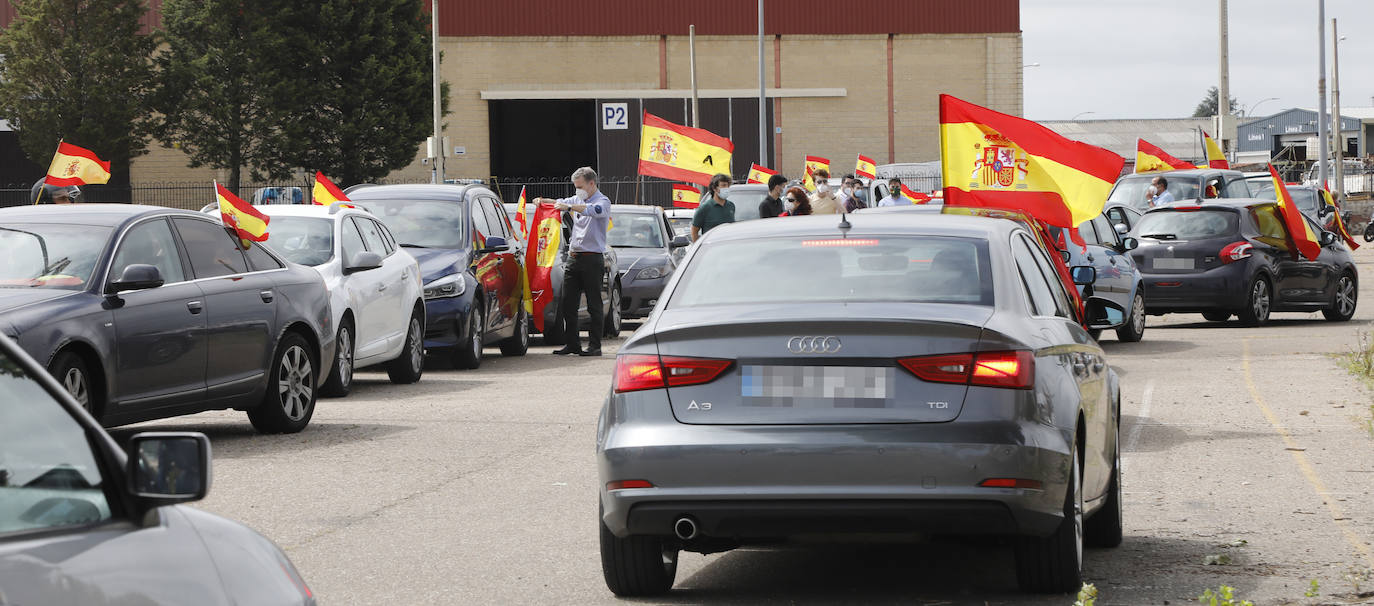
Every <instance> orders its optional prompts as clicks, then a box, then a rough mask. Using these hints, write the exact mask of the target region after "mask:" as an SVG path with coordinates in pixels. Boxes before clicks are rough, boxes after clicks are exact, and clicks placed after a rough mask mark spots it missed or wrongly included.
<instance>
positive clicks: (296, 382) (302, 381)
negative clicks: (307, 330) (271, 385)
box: [277, 345, 315, 421]
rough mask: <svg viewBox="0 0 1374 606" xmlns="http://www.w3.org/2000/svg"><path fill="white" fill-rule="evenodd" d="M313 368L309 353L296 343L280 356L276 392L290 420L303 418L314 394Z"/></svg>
mask: <svg viewBox="0 0 1374 606" xmlns="http://www.w3.org/2000/svg"><path fill="white" fill-rule="evenodd" d="M314 375H315V372H314V369H313V368H311V364H310V355H309V354H307V353H306V352H305V349H303V348H301V347H300V346H298V345H292V346H291V348H290V349H287V350H286V354H285V355H283V356H282V358H281V367H280V368H279V369H278V370H277V394H278V396H279V398H280V401H281V407H282V410H283V411H284V412H286V417H287V418H288V419H290V420H292V421H299V420H301V419H303V418H305V413H306V410H307V409H308V408H309V406H310V397H311V395H313V394H314V391H315V384H314Z"/></svg>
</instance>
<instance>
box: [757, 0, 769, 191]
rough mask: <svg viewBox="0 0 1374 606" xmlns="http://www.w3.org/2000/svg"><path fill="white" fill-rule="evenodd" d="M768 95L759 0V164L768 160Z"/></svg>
mask: <svg viewBox="0 0 1374 606" xmlns="http://www.w3.org/2000/svg"><path fill="white" fill-rule="evenodd" d="M767 104H768V97H767V95H766V94H765V93H764V80H763V0H759V164H763V165H769V164H771V163H770V162H769V161H768V105H767Z"/></svg>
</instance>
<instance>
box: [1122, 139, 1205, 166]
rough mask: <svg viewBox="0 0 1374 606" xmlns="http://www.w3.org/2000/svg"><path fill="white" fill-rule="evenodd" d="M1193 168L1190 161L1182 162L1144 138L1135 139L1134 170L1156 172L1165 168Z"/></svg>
mask: <svg viewBox="0 0 1374 606" xmlns="http://www.w3.org/2000/svg"><path fill="white" fill-rule="evenodd" d="M1184 168H1194V166H1193V165H1192V163H1189V162H1184V161H1182V160H1179V159H1178V158H1175V157H1173V156H1171V155H1169V154H1168V152H1165V151H1164V150H1162V149H1160V148H1158V147H1155V146H1154V144H1152V143H1150V142H1149V141H1146V140H1144V139H1136V140H1135V172H1136V174H1139V173H1156V172H1160V171H1166V170H1179V169H1184Z"/></svg>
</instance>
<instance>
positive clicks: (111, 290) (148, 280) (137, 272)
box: [105, 263, 162, 295]
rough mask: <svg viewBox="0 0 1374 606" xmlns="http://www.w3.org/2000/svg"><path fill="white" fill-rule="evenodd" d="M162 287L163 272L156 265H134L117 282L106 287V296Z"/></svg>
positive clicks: (126, 268)
mask: <svg viewBox="0 0 1374 606" xmlns="http://www.w3.org/2000/svg"><path fill="white" fill-rule="evenodd" d="M159 286H162V271H161V270H159V269H158V268H157V266H156V265H148V264H146V263H133V264H130V265H128V266H127V267H125V268H124V271H122V272H120V274H119V277H118V278H115V281H113V282H110V284H109V286H106V287H105V294H107V295H113V294H117V293H120V292H123V291H126V290H147V289H149V288H157V287H159Z"/></svg>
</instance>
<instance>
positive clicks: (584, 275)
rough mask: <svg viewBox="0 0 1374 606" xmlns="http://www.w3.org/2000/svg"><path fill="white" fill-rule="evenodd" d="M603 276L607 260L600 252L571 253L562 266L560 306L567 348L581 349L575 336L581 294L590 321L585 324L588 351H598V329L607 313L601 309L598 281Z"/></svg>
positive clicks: (599, 335) (599, 343)
mask: <svg viewBox="0 0 1374 606" xmlns="http://www.w3.org/2000/svg"><path fill="white" fill-rule="evenodd" d="M605 277H606V260H605V257H604V256H603V255H601V254H600V253H596V254H586V253H583V254H573V255H572V256H570V257H569V258H568V262H567V264H565V265H564V266H563V305H562V306H561V307H559V311H558V313H559V315H560V316H561V317H562V323H563V329H564V330H565V331H566V333H565V334H566V335H567V339H568V347H570V348H572V349H579V348H581V339H580V338H579V337H578V335H577V304H578V300H579V299H581V298H582V294H583V293H586V294H587V313H588V315H590V316H591V320H590V321H589V322H588V324H587V349H588V350H600V349H601V328H602V326H604V323H605V321H606V314H605V312H603V311H602V310H601V282H602V281H603V280H604V279H605Z"/></svg>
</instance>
